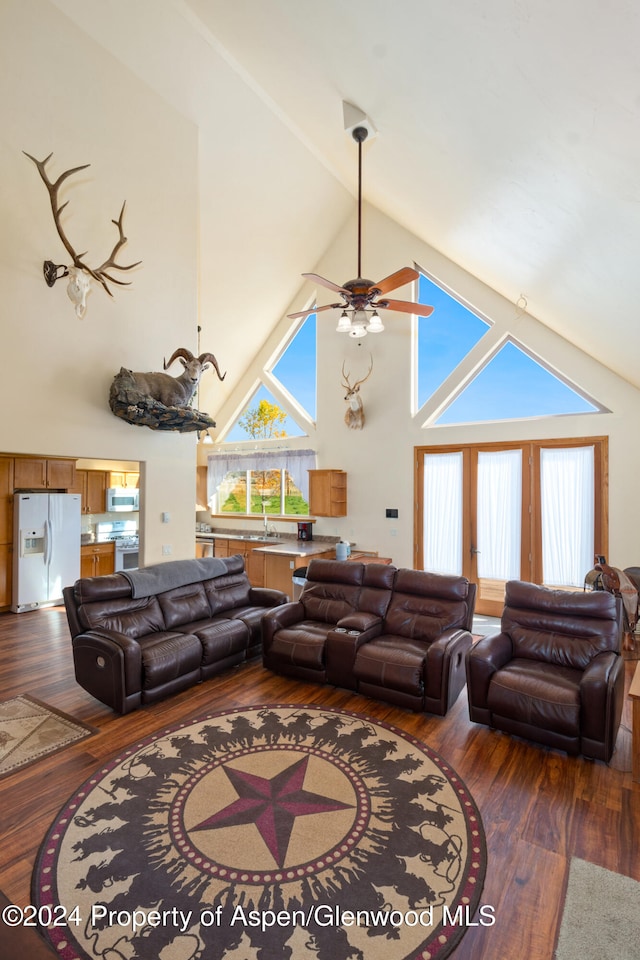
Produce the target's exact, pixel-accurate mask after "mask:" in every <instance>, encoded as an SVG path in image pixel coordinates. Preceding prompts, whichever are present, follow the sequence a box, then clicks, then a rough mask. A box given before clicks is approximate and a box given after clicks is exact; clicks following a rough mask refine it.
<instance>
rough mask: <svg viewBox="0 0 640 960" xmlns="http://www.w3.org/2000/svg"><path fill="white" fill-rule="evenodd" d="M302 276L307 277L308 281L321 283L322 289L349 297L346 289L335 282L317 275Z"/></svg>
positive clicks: (305, 274) (307, 274) (304, 274)
mask: <svg viewBox="0 0 640 960" xmlns="http://www.w3.org/2000/svg"><path fill="white" fill-rule="evenodd" d="M302 276H303V277H306V278H307V280H313V281H314V283H319V284H320V286H321V287H327V288H328V289H329V290H335V292H336V293H344V294H346V295H347V296H349V291H348V290H345V288H344V287H341V286H339V285H338V284H337V283H334V282H333V280H325V278H324V277H320V276H318V274H317V273H303V274H302Z"/></svg>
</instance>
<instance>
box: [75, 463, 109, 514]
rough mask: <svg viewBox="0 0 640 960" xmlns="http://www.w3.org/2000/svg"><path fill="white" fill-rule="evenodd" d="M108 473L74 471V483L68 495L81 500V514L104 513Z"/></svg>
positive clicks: (104, 471) (100, 471)
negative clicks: (76, 496)
mask: <svg viewBox="0 0 640 960" xmlns="http://www.w3.org/2000/svg"><path fill="white" fill-rule="evenodd" d="M108 483H109V473H108V472H107V471H106V470H76V483H75V486H74V488H73V490H70V491H69V492H70V493H79V494H80V496H81V498H82V513H104V512H105V511H106V508H107V487H108Z"/></svg>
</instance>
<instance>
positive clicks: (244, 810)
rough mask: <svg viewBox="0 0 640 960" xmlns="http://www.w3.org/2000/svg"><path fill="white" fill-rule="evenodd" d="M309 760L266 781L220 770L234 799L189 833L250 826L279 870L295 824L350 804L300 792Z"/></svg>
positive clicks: (237, 771) (297, 762)
mask: <svg viewBox="0 0 640 960" xmlns="http://www.w3.org/2000/svg"><path fill="white" fill-rule="evenodd" d="M308 764H309V757H303V758H302V759H301V760H297V761H296V762H295V763H293V764H291V766H289V767H287V768H286V769H285V770H282V771H281V772H280V773H278V774H276V776H275V777H272V778H271V779H270V780H269V779H267V778H266V777H259V776H257V775H256V774H252V773H246V772H244V771H243V770H235V769H234V768H233V767H224V768H223V769H224V772H225V773H226V775H227V777H228V778H229V780H230V781H231V783H232V784H233V786H234V788H235V790H236V793H237V794H238V797H237V799H236V800H233V801H232V802H231V803H230V804H228V805H227V806H226V807H224V808H223V809H222V810H219V811H218V813H214V814H213V815H212V816H210V817H207V818H206V820H202V821H201V823H198V824H197V825H196V826H194V827H192V828H191V829H192V830H216V829H217V828H219V827H233V826H239V825H240V824H248V823H254V824H255V825H256V827H257V829H258V831H259V833H260V836H261V837H262V839H263V840H264V842H265V844H266V845H267V847H268V848H269V851H270V853H271V855H272V856H273V859H274V860H275V861H276V863H277V864H278V866H279V867H283V866H284V863H285V859H286V856H287V849H288V847H289V840H290V838H291V831H292V830H293V827H294V824H295V821H296V819H297V818H298V817H307V816H310V815H312V814H317V813H330V812H331V811H334V810H347V809H349V808H352V807H353V804H350V803H342V802H341V801H339V800H334V799H333V798H332V797H325V796H322V795H321V794H317V793H311V792H309V791H308V790H304V789H303V783H304V779H305V776H306V773H307V766H308Z"/></svg>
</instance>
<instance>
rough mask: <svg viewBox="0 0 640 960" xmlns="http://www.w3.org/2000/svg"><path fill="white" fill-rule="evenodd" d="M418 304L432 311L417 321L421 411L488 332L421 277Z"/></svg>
mask: <svg viewBox="0 0 640 960" xmlns="http://www.w3.org/2000/svg"><path fill="white" fill-rule="evenodd" d="M418 301H419V302H420V303H428V304H431V305H432V306H433V307H435V310H434V311H433V313H432V314H431V316H430V317H418V321H417V324H418V326H417V355H418V375H417V388H418V389H417V403H418V409H420V407H422V406H423V405H424V404H425V403H426V402H427V400H428V399H429V397H431V396H432V395H433V394H434V393H435V391H436V390H437V389H438V387H439V386H441V384H442V383H444V381H445V380H446V379H447V377H448V376H449V374H450V373H452V371H453V370H454V369H455V368H456V367H457V365H458V364H459V363H460V361H461V360H462V359H463V358H464V357H465V356H466V355H467V353H469V351H470V350H471V349H472V347H474V346H475V345H476V343H477V342H478V340H480V339H481V337H483V336H484V334H485V333H486V332H487V330H488V329H489V324H488V323H487V321H486V320H482V319H481V318H480V317H479V316H477V314H475V313H473V312H472V311H471V310H469V308H468V307H465V306H464V305H463V304H462V303H461V302H460V301H459V300H457V299H456V298H455V297H454V296H452V295H451V294H450V293H447V291H446V290H443V289H442V287H439V286H438V285H437V284H436V283H434V282H433V281H432V280H429V278H428V277H425V276H424V274H420V279H419V281H418Z"/></svg>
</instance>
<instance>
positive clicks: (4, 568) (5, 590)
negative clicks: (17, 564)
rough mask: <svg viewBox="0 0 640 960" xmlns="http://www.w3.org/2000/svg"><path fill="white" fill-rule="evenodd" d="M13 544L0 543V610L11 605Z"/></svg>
mask: <svg viewBox="0 0 640 960" xmlns="http://www.w3.org/2000/svg"><path fill="white" fill-rule="evenodd" d="M12 583H13V544H11V543H0V610H3V609H5V608H6V609H8V608H9V607H10V606H11V588H12Z"/></svg>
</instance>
